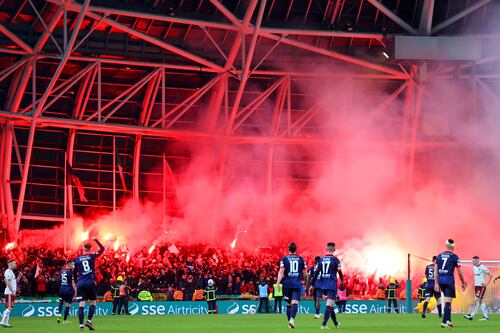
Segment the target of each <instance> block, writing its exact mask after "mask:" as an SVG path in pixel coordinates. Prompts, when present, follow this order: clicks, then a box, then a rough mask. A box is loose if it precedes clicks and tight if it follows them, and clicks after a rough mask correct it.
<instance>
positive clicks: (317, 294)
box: [309, 256, 323, 319]
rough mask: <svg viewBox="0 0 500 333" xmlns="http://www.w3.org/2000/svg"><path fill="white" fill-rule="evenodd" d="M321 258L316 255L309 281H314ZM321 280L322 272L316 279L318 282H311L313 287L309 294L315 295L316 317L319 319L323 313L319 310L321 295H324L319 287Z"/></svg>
mask: <svg viewBox="0 0 500 333" xmlns="http://www.w3.org/2000/svg"><path fill="white" fill-rule="evenodd" d="M320 259H321V257H319V256H318V257H316V258H314V266H311V268H310V269H309V281H312V278H313V277H314V273H315V272H316V268H318V261H319V260H320ZM320 281H321V273H320V275H319V276H318V278H317V279H316V283H314V284H311V287H310V288H309V294H311V295H312V296H313V299H314V310H316V311H315V313H314V319H319V318H321V315H320V314H319V310H320V308H321V297H322V296H323V294H322V292H321V288H320V287H319V284H320Z"/></svg>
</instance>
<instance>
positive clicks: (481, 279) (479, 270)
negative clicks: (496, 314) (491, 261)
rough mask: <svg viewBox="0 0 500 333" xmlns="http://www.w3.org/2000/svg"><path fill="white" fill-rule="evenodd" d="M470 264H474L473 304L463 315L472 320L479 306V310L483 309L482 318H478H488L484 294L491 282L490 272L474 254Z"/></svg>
mask: <svg viewBox="0 0 500 333" xmlns="http://www.w3.org/2000/svg"><path fill="white" fill-rule="evenodd" d="M472 264H473V265H474V266H473V268H474V294H475V297H474V305H473V306H472V312H471V313H470V314H468V315H465V316H464V317H465V318H467V319H469V320H472V319H474V315H475V314H476V313H477V312H478V310H479V306H481V310H482V311H483V318H481V319H479V320H481V321H483V320H489V319H488V310H487V309H486V304H485V303H484V294H485V292H486V287H487V286H488V285H489V284H490V282H491V278H492V276H491V273H490V271H489V270H488V268H487V267H486V266H484V265H483V264H481V262H480V261H479V257H478V256H475V257H473V258H472Z"/></svg>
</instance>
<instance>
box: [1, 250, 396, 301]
mask: <svg viewBox="0 0 500 333" xmlns="http://www.w3.org/2000/svg"><path fill="white" fill-rule="evenodd" d="M150 251H151V249H147V248H144V249H143V250H142V251H139V252H137V253H135V254H133V255H131V256H129V255H127V253H126V252H124V251H123V250H118V251H113V250H112V249H108V250H106V252H105V253H104V254H103V255H102V256H101V257H100V258H99V259H98V261H97V264H96V266H97V272H96V280H97V281H98V282H97V291H98V295H101V296H102V295H105V294H106V292H108V291H109V290H110V289H111V285H112V284H113V283H114V282H115V281H116V279H117V277H118V276H122V277H123V278H124V281H125V283H126V284H127V286H128V287H129V288H130V290H131V296H132V297H135V296H137V294H138V293H139V292H140V291H142V290H149V291H151V292H158V293H164V294H165V295H166V299H167V300H174V295H175V292H176V291H179V290H180V291H182V298H183V299H184V300H191V299H192V297H193V294H194V293H195V290H199V289H203V288H205V287H206V284H207V281H208V280H209V279H213V280H214V281H215V282H216V286H217V288H218V293H219V294H220V295H233V296H241V295H242V296H247V297H251V296H254V295H257V294H258V285H259V283H260V282H261V281H262V280H265V281H267V283H268V284H269V285H270V286H272V285H273V284H274V283H275V279H276V276H277V274H278V268H279V260H280V257H281V256H282V255H283V252H282V249H270V248H266V249H259V250H258V251H255V252H253V253H248V252H239V251H235V250H228V249H221V248H214V247H210V246H204V245H190V246H183V247H178V248H175V251H172V248H170V250H169V244H164V245H161V246H157V247H156V248H155V249H154V250H152V251H151V253H150ZM76 255H77V254H76V253H75V254H73V256H74V257H76ZM10 258H13V259H15V260H16V261H17V263H18V270H19V273H21V274H20V276H19V279H18V296H22V297H39V298H44V297H47V296H55V295H57V293H58V288H59V285H60V270H61V269H62V267H63V266H64V263H65V260H66V259H67V258H68V256H66V255H65V254H64V251H63V250H62V249H50V250H49V249H46V248H35V247H16V248H14V249H11V250H9V251H3V252H2V253H1V255H0V263H1V266H2V267H1V268H0V273H1V274H2V276H3V272H4V270H5V267H6V262H7V260H8V259H10ZM306 261H307V262H308V263H312V262H313V259H312V258H306ZM344 278H345V286H346V288H347V292H348V295H350V297H351V298H356V299H373V298H380V299H384V298H385V295H384V290H385V286H386V285H387V283H388V279H382V278H379V279H376V278H375V276H374V275H373V276H368V277H366V276H362V275H361V274H351V273H350V272H344ZM0 281H1V282H0V288H4V287H5V286H2V285H1V284H3V283H4V282H3V279H1V280H0ZM401 290H402V294H404V284H402V285H401ZM175 299H178V298H175Z"/></svg>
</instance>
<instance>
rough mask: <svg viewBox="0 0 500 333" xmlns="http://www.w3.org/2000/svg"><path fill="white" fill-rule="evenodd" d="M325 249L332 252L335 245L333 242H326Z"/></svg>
mask: <svg viewBox="0 0 500 333" xmlns="http://www.w3.org/2000/svg"><path fill="white" fill-rule="evenodd" d="M326 247H327V248H328V249H329V250H334V249H335V243H334V242H328V243H327V244H326Z"/></svg>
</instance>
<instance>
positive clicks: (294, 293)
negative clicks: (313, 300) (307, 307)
mask: <svg viewBox="0 0 500 333" xmlns="http://www.w3.org/2000/svg"><path fill="white" fill-rule="evenodd" d="M301 294H302V290H301V288H283V298H284V299H285V302H287V303H288V302H290V301H300V295H301Z"/></svg>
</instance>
